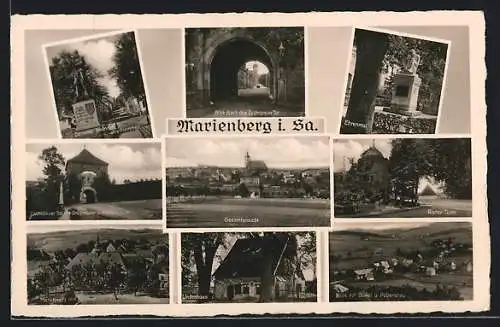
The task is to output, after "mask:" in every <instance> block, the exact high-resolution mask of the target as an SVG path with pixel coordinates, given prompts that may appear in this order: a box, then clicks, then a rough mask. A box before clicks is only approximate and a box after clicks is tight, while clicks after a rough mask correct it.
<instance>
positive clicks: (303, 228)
mask: <svg viewBox="0 0 500 327" xmlns="http://www.w3.org/2000/svg"><path fill="white" fill-rule="evenodd" d="M236 119H237V118H236ZM311 137H314V138H318V137H321V138H325V139H327V144H328V148H329V151H330V153H329V154H328V155H329V163H328V168H329V173H330V201H329V202H330V203H329V204H330V210H329V212H330V224H329V225H328V226H286V227H266V226H255V227H241V226H236V227H195V226H191V227H167V219H168V215H167V209H166V205H164V206H163V207H164V213H165V215H164V216H163V219H162V221H163V225H164V232H181V233H186V232H193V233H195V232H196V233H201V232H208V231H213V232H231V231H241V232H256V231H258V232H262V231H269V232H272V231H276V232H279V231H287V232H299V231H310V230H321V229H331V228H332V226H333V211H332V207H333V200H332V198H331V196H332V195H333V148H332V145H333V143H332V142H331V136H330V135H329V134H322V133H315V134H286V133H285V134H266V135H248V134H247V135H245V134H233V135H220V134H219V135H217V134H214V135H207V136H202V135H193V134H185V135H163V138H162V144H163V148H162V151H163V158H164V159H163V161H162V162H163V165H164V167H163V170H162V179H163V180H166V169H167V168H168V167H167V163H166V158H167V155H166V140H167V139H169V138H171V139H192V140H194V139H199V138H212V139H219V140H224V139H225V140H230V139H233V140H234V139H251V138H255V139H266V138H267V139H270V138H311ZM325 167H326V165H325ZM164 189H166V185H165V187H164ZM164 194H165V197H164V198H163V203H166V200H167V198H166V191H165V192H164Z"/></svg>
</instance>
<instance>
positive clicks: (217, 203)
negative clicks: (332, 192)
mask: <svg viewBox="0 0 500 327" xmlns="http://www.w3.org/2000/svg"><path fill="white" fill-rule="evenodd" d="M314 226H318V227H321V226H325V227H326V226H330V205H329V200H325V201H314V200H305V199H299V200H296V201H290V200H287V199H283V200H282V199H220V200H211V201H203V202H199V203H187V202H184V203H169V204H167V227H168V228H204V227H216V228H217V227H218V228H225V227H314Z"/></svg>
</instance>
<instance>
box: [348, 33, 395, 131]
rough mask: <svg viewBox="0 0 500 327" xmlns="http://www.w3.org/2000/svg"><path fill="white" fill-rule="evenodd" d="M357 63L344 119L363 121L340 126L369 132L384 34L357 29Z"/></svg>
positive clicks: (384, 47) (384, 49) (385, 39)
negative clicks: (353, 125)
mask: <svg viewBox="0 0 500 327" xmlns="http://www.w3.org/2000/svg"><path fill="white" fill-rule="evenodd" d="M354 37H355V40H354V43H355V44H356V67H355V71H356V72H359V73H357V74H354V78H353V82H352V89H351V96H350V100H349V105H348V108H347V113H346V120H348V121H350V122H354V123H359V124H363V125H365V127H363V128H361V129H360V128H353V127H346V126H343V131H342V132H343V133H357V132H362V133H370V132H371V126H372V123H373V114H374V110H375V98H376V96H377V93H378V85H379V81H380V74H381V72H382V69H383V66H384V62H383V60H384V56H385V54H386V52H387V49H388V47H389V39H388V37H387V35H386V34H384V33H379V32H373V31H367V30H356V34H355V36H354Z"/></svg>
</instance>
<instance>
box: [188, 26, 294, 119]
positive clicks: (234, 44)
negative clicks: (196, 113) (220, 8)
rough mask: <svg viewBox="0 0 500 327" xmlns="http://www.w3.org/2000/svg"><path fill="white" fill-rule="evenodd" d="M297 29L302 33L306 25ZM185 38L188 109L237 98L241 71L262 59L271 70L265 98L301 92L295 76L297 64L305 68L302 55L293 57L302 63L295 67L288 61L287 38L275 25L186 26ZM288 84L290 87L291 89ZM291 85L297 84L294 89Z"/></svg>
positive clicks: (278, 98) (282, 97) (277, 99)
mask: <svg viewBox="0 0 500 327" xmlns="http://www.w3.org/2000/svg"><path fill="white" fill-rule="evenodd" d="M291 29H293V28H291ZM298 31H299V33H300V32H302V33H303V29H300V30H298ZM283 33H284V32H283ZM280 38H281V39H280ZM185 39H186V40H185V44H186V53H185V56H186V58H185V59H186V97H187V98H186V106H187V109H188V110H190V109H201V108H207V107H209V106H211V105H213V104H214V103H216V104H217V103H220V102H225V101H235V100H236V101H237V98H238V96H241V95H239V93H238V78H239V76H238V73H239V72H240V71H241V68H242V67H244V65H245V64H246V63H249V62H260V63H262V64H263V65H264V66H266V67H267V70H268V71H269V73H268V76H266V78H265V80H266V84H267V85H266V86H265V87H267V88H268V89H269V92H268V94H266V98H265V99H264V98H262V100H265V101H268V102H270V103H273V104H280V103H285V102H286V100H287V99H286V98H287V93H288V94H300V90H299V91H297V90H298V88H297V81H296V80H295V79H297V76H300V73H299V74H297V67H302V68H299V69H303V57H300V56H299V58H296V56H294V58H293V59H291V60H292V61H294V63H295V64H296V63H297V61H299V62H301V63H302V64H298V65H295V66H294V67H291V66H292V65H288V62H289V61H290V59H289V58H288V59H287V58H286V53H287V52H286V46H287V40H286V39H285V36H284V34H283V35H282V36H280V35H279V33H274V34H273V29H272V28H196V29H187V30H186V35H185ZM283 44H285V45H283ZM299 52H300V51H299ZM287 60H288V61H287ZM302 73H303V72H302ZM286 76H289V78H291V77H292V76H293V78H294V83H287V81H286V79H287V77H286ZM299 79H300V77H299ZM302 79H303V77H302ZM300 83H303V80H302V81H301V82H299V84H300ZM287 87H288V88H290V90H288V92H287ZM291 88H294V89H293V91H292V90H291ZM299 96H300V95H299ZM234 109H238V108H234ZM188 117H189V115H188Z"/></svg>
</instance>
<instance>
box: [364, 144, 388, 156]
mask: <svg viewBox="0 0 500 327" xmlns="http://www.w3.org/2000/svg"><path fill="white" fill-rule="evenodd" d="M370 156H374V157H384V155H383V154H382V152H380V150H379V149H377V148H376V147H375V146H374V145H372V146H371V147H369V148H368V149H366V150H365V151H364V152H363V153H362V154H361V157H370Z"/></svg>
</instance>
